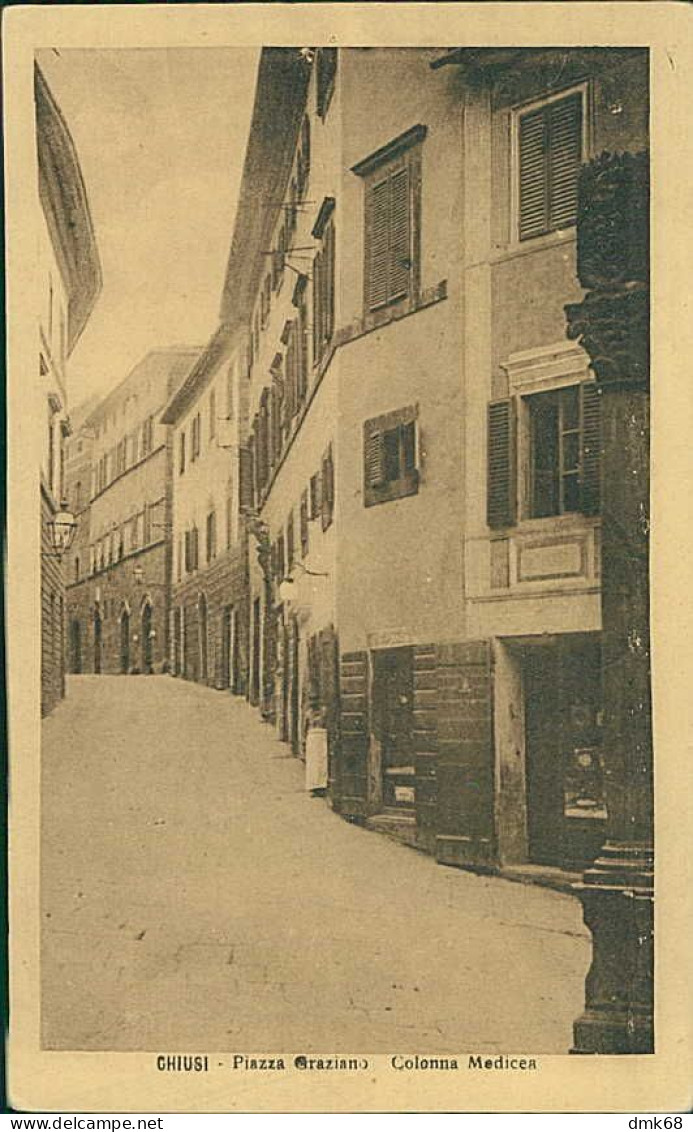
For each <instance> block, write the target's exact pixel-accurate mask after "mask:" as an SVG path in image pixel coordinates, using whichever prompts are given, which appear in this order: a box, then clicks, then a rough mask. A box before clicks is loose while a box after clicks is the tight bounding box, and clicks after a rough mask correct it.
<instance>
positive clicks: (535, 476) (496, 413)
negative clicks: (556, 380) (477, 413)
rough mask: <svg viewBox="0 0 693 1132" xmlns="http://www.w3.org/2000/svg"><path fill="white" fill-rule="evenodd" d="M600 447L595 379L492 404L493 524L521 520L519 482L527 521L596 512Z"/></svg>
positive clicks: (490, 490) (489, 517) (490, 476)
mask: <svg viewBox="0 0 693 1132" xmlns="http://www.w3.org/2000/svg"><path fill="white" fill-rule="evenodd" d="M518 417H520V420H519V422H518ZM518 423H519V427H518ZM600 452H601V400H600V396H599V390H598V389H597V386H596V384H595V382H594V381H585V382H582V383H581V384H579V385H568V386H563V387H561V388H559V389H552V390H548V391H547V392H541V393H533V394H530V395H529V396H526V397H520V398H516V397H508V398H504V399H503V400H500V401H493V402H491V404H490V405H489V414H488V501H487V506H488V514H487V520H488V524H489V526H490V527H493V528H502V527H507V526H512V525H513V524H514V523H515V522H516V516H517V504H518V485H519V487H520V492H519V494H520V497H521V498H520V500H519V502H520V504H521V513H522V515H523V517H525V518H528V519H543V518H548V517H550V516H556V515H566V514H571V513H575V512H582V513H583V514H587V515H594V514H596V513H598V511H599V500H600ZM518 464H519V465H520V467H519V468H518ZM518 473H519V474H518Z"/></svg>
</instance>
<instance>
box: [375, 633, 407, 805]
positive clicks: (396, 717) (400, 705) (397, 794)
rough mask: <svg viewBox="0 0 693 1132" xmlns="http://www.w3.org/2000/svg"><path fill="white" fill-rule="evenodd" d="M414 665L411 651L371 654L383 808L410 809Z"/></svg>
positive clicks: (390, 650)
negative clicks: (372, 655)
mask: <svg viewBox="0 0 693 1132" xmlns="http://www.w3.org/2000/svg"><path fill="white" fill-rule="evenodd" d="M413 701H414V665H413V651H412V649H411V648H399V649H388V650H387V651H383V652H376V653H374V705H373V710H374V720H373V724H374V733H375V736H376V738H377V739H378V740H379V742H380V744H381V760H382V775H383V804H384V805H385V806H396V807H398V808H404V809H413V807H414V803H415V778H414V775H415V767H414V751H413V742H412V730H413Z"/></svg>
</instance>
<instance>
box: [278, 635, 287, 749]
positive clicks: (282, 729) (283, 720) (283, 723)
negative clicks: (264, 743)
mask: <svg viewBox="0 0 693 1132" xmlns="http://www.w3.org/2000/svg"><path fill="white" fill-rule="evenodd" d="M279 616H280V620H281V629H280V631H281V682H282V686H281V715H280V720H279V737H280V738H281V739H282V740H283V741H284V742H285V743H286V742H288V740H289V624H288V622H287V621H285V620H284V618H283V613H280V615H279Z"/></svg>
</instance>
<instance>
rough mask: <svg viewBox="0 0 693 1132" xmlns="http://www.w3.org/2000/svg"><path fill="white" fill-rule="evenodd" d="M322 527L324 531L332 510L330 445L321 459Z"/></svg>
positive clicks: (330, 520) (332, 472) (332, 481)
mask: <svg viewBox="0 0 693 1132" xmlns="http://www.w3.org/2000/svg"><path fill="white" fill-rule="evenodd" d="M321 502H322V529H323V530H324V531H325V530H327V528H328V527H329V526H330V524H331V522H332V515H333V512H334V463H333V459H332V445H330V447H329V448H328V450H327V452H326V453H325V456H324V457H323V461H322V500H321Z"/></svg>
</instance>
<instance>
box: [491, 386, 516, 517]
mask: <svg viewBox="0 0 693 1132" xmlns="http://www.w3.org/2000/svg"><path fill="white" fill-rule="evenodd" d="M516 434H517V428H516V405H515V400H514V398H512V397H510V398H505V399H504V400H502V401H492V402H491V403H490V404H489V407H488V495H487V522H488V525H489V527H492V528H494V529H495V528H498V527H509V526H512V524H513V523H515V521H516V520H515V516H516V500H517V489H516V483H517V441H516Z"/></svg>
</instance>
